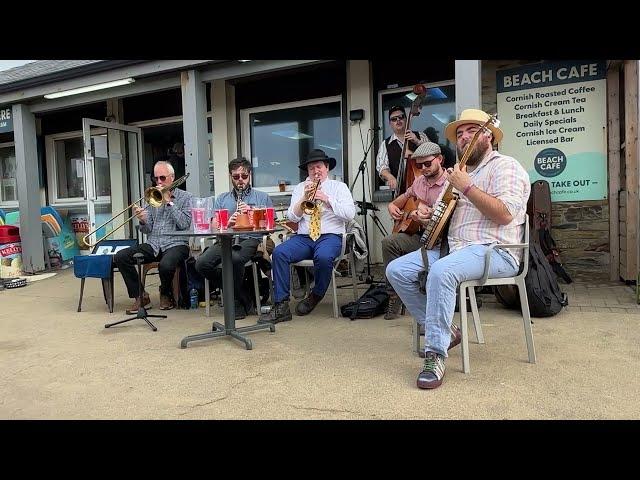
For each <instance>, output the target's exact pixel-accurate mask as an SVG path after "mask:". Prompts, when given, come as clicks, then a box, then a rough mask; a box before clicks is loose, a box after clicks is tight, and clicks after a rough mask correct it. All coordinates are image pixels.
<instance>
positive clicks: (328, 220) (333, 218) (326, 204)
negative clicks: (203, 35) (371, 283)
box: [258, 149, 356, 323]
mask: <svg viewBox="0 0 640 480" xmlns="http://www.w3.org/2000/svg"><path fill="white" fill-rule="evenodd" d="M335 166H336V159H335V158H329V157H327V155H326V154H325V153H324V152H323V151H322V150H319V149H316V150H312V151H311V153H309V155H308V157H307V159H306V160H304V161H302V162H301V163H300V165H299V167H300V169H302V170H305V171H306V172H307V173H308V174H309V177H308V178H307V179H306V181H304V182H301V183H299V184H298V185H296V187H295V189H294V190H293V194H292V195H291V205H290V206H289V210H288V211H287V216H288V218H289V220H290V221H292V222H295V223H297V224H298V233H297V235H294V236H293V237H291V238H290V239H289V240H287V241H286V242H283V243H281V244H280V245H278V246H277V247H276V248H275V250H274V251H273V255H272V272H273V300H274V305H273V308H272V309H271V312H269V313H268V314H267V315H263V316H262V317H260V320H258V322H259V323H266V322H271V323H278V322H284V321H287V320H291V310H290V309H289V285H290V275H291V274H290V265H291V264H292V263H295V262H299V261H300V260H310V259H313V273H314V278H315V285H314V287H313V290H312V291H311V292H310V293H309V296H308V297H306V298H305V299H303V300H302V301H301V302H300V303H298V305H297V306H296V313H297V314H298V315H307V314H308V313H310V312H311V311H312V310H313V309H314V308H315V306H316V305H317V304H318V302H320V300H322V298H323V297H324V294H325V293H326V291H327V288H329V282H330V281H331V270H332V269H333V262H334V260H335V259H336V257H338V256H339V255H340V250H341V248H342V235H344V234H345V231H346V229H345V225H346V224H347V222H349V221H350V220H352V219H353V218H354V217H355V215H356V208H355V204H354V201H353V196H352V195H351V191H350V190H349V187H348V186H347V185H346V184H345V183H344V182H339V181H337V180H330V179H329V178H328V177H329V171H330V170H332V169H333V168H334V167H335ZM314 191H315V194H314ZM310 199H313V203H315V207H314V209H313V210H314V212H313V213H312V214H311V215H309V214H306V213H305V212H304V206H303V202H304V201H306V200H310Z"/></svg>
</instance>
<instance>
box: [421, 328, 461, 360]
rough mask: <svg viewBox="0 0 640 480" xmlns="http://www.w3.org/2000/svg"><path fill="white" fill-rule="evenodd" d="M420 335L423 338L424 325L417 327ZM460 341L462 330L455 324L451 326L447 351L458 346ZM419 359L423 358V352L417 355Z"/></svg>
mask: <svg viewBox="0 0 640 480" xmlns="http://www.w3.org/2000/svg"><path fill="white" fill-rule="evenodd" d="M419 328H420V335H423V336H424V325H419ZM461 341H462V330H460V327H458V326H457V325H456V324H455V323H452V324H451V341H450V342H449V347H448V348H447V350H451V349H452V348H453V347H455V346H457V345H459V344H460V342H461ZM418 355H419V356H420V358H424V350H422V351H420V352H419V353H418Z"/></svg>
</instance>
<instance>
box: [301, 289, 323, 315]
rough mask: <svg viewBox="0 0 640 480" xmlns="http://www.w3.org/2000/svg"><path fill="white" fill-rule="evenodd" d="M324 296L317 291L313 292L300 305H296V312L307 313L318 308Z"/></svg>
mask: <svg viewBox="0 0 640 480" xmlns="http://www.w3.org/2000/svg"><path fill="white" fill-rule="evenodd" d="M320 300H322V297H319V296H318V295H316V294H315V293H313V292H311V293H310V294H309V296H308V297H307V298H305V299H304V300H302V301H301V302H300V303H298V305H296V314H297V315H307V314H309V313H311V312H312V311H313V309H314V308H316V305H318V303H320Z"/></svg>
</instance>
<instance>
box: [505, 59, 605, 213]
mask: <svg viewBox="0 0 640 480" xmlns="http://www.w3.org/2000/svg"><path fill="white" fill-rule="evenodd" d="M606 96H607V91H606V79H605V62H604V61H599V60H597V61H571V62H555V63H540V64H535V65H526V66H523V67H518V68H511V69H508V70H498V72H497V100H498V118H499V119H500V128H501V129H502V130H503V132H504V138H503V139H502V142H500V145H499V148H500V152H501V153H503V154H505V155H509V156H511V157H514V158H515V159H516V160H518V161H519V162H520V163H521V164H522V166H523V167H524V168H525V170H527V172H528V173H529V178H530V179H531V182H532V183H533V182H534V181H536V180H540V179H542V180H546V181H548V182H549V186H550V187H551V199H552V200H553V201H560V202H562V201H581V200H601V199H605V198H607V129H606V127H607V117H606Z"/></svg>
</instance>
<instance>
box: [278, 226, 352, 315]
mask: <svg viewBox="0 0 640 480" xmlns="http://www.w3.org/2000/svg"><path fill="white" fill-rule="evenodd" d="M285 238H288V235H287V237H285ZM347 246H349V248H347ZM342 260H346V261H347V262H349V268H350V270H351V278H352V280H353V300H354V301H355V302H357V301H358V280H357V278H356V259H355V255H354V253H353V233H350V232H347V233H345V234H344V235H342V247H341V249H340V255H339V256H338V257H336V258H335V260H334V261H333V268H332V269H331V286H332V290H333V316H334V317H335V318H338V317H339V316H340V311H339V310H338V294H337V293H338V292H337V288H336V267H337V266H338V264H339V263H340V262H341V261H342ZM293 267H312V268H313V260H300V261H299V262H295V263H292V264H291V265H290V266H289V268H290V269H291V278H293ZM304 274H305V276H306V279H307V281H306V282H305V295H309V277H308V276H307V271H306V269H305V272H304Z"/></svg>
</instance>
